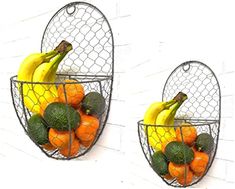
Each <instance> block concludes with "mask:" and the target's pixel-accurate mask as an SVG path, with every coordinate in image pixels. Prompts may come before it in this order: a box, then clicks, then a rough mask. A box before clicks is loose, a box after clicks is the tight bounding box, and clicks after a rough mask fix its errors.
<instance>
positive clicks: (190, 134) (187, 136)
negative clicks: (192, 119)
mask: <svg viewBox="0 0 235 189" xmlns="http://www.w3.org/2000/svg"><path fill="white" fill-rule="evenodd" d="M180 130H182V135H181V131H180ZM182 137H183V140H184V143H185V144H187V145H192V144H193V142H194V141H195V140H196V138H197V130H196V128H195V127H194V126H193V125H192V124H191V123H182V124H181V125H180V126H179V127H177V129H176V139H177V141H182Z"/></svg>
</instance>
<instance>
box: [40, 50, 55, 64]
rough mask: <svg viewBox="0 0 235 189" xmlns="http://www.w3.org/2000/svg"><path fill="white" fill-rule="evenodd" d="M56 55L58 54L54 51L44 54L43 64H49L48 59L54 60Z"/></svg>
mask: <svg viewBox="0 0 235 189" xmlns="http://www.w3.org/2000/svg"><path fill="white" fill-rule="evenodd" d="M57 54H58V52H57V51H55V50H52V51H50V52H48V53H45V54H44V56H43V58H44V61H43V62H49V61H50V59H52V58H54V57H55V56H56V55H57Z"/></svg>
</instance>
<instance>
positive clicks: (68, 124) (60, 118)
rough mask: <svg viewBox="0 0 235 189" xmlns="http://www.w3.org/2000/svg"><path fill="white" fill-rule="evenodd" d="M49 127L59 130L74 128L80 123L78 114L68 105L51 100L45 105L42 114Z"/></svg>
mask: <svg viewBox="0 0 235 189" xmlns="http://www.w3.org/2000/svg"><path fill="white" fill-rule="evenodd" d="M43 117H44V119H45V121H46V122H47V123H48V125H49V127H51V128H53V129H57V130H59V131H68V130H71V129H76V128H77V127H78V125H79V123H80V119H81V118H80V114H79V113H78V112H77V111H76V110H75V109H74V108H73V107H72V106H70V105H68V104H64V103H61V102H53V103H51V104H49V105H48V106H47V108H46V109H45V111H44V115H43Z"/></svg>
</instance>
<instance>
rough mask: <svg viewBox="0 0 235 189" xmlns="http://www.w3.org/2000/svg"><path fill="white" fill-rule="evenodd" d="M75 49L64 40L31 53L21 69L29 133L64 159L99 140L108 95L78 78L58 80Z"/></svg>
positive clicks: (40, 143) (73, 155)
mask: <svg viewBox="0 0 235 189" xmlns="http://www.w3.org/2000/svg"><path fill="white" fill-rule="evenodd" d="M70 50H72V45H71V44H70V43H68V42H67V41H62V42H61V43H60V44H59V45H58V46H57V47H56V48H55V49H54V50H52V51H50V52H48V53H37V54H31V55H29V56H28V57H27V58H26V59H25V60H24V61H23V62H22V63H21V65H20V68H19V71H18V77H17V79H18V81H19V82H22V83H19V84H18V90H19V92H22V93H21V94H22V98H23V103H24V106H25V107H26V108H27V110H28V111H29V112H31V114H30V115H31V116H30V118H29V119H28V124H27V128H26V130H27V132H28V135H29V136H30V138H31V139H32V140H33V141H34V142H35V143H36V144H37V145H39V146H40V147H41V149H42V150H44V151H46V152H51V151H54V152H56V153H57V154H58V155H60V156H62V157H64V158H68V159H70V158H73V157H76V156H78V154H79V152H84V150H86V149H88V148H89V147H90V146H91V145H92V143H93V142H94V141H95V139H96V136H97V132H98V130H99V129H100V122H101V117H102V114H103V113H104V111H105V108H106V102H105V98H104V97H103V96H102V95H101V94H100V93H99V92H96V91H90V90H89V91H86V90H85V86H84V84H83V83H79V81H78V80H76V79H72V78H69V79H66V78H65V79H64V80H62V81H60V82H58V81H57V80H56V72H57V70H58V66H59V64H60V62H62V60H63V58H64V57H65V56H66V54H67V53H68V52H69V51H70Z"/></svg>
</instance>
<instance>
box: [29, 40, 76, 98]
mask: <svg viewBox="0 0 235 189" xmlns="http://www.w3.org/2000/svg"><path fill="white" fill-rule="evenodd" d="M71 49H72V46H71V45H69V46H68V48H67V50H66V51H65V52H64V53H59V54H58V55H57V56H56V57H54V58H53V60H51V61H50V62H45V63H43V64H41V65H39V67H38V68H37V69H36V70H35V72H34V74H33V82H35V83H33V91H34V93H35V95H36V97H37V98H38V101H39V102H40V103H43V102H44V101H47V100H48V99H51V98H53V97H57V96H58V93H57V88H56V85H55V84H54V82H55V79H56V71H57V68H58V66H59V64H60V62H61V60H62V59H63V58H64V57H65V56H66V54H67V53H68V52H69V51H70V50H71ZM37 82H39V83H37ZM42 83H46V84H42Z"/></svg>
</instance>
